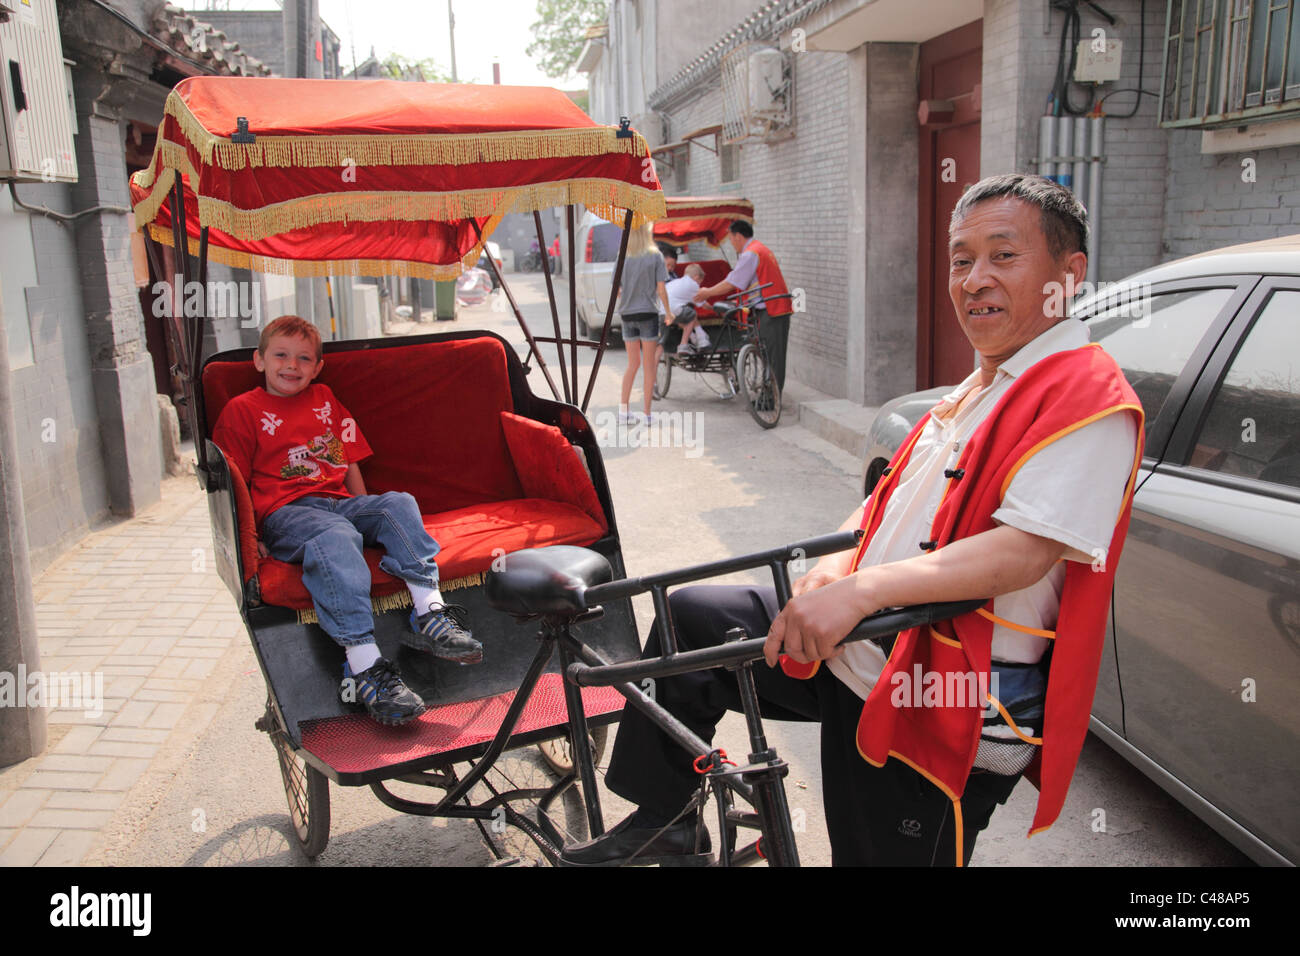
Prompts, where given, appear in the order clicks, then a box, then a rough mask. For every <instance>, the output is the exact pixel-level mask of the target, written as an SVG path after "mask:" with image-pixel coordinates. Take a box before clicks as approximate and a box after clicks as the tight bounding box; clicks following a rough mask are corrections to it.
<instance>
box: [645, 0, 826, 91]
mask: <svg viewBox="0 0 1300 956" xmlns="http://www.w3.org/2000/svg"><path fill="white" fill-rule="evenodd" d="M832 2H833V0H768V2H767V3H765V4H763V6H761V7H759V8H758V9H757V10H755V11H754V12H753V13H751V14H750V15H749V16H748V17H746V18H745V19H744V20H742V21H740V23H738V24H736V26H735V27H734V28H733V29H732V30H731V31H730V32H728V33H726V34H724V35H723V36H721V37H719V38H718V40H717V41H716V42H715V43H714V44H713V45H712V46H710V47H709V48H708V49H707V50H705V51H704V52H703V53H701V54H700V55H699V56H697V57H696V58H695V59H694V60H692V61H691V62H690V63H687V64H686V65H685V66H684V67H682V68H681V69H680V70H678V71H677V72H676V73H675V74H673V76H672V77H671V78H670V79H669V80H668V81H667V82H665V83H663V84H661V85H660V86H659V87H658V88H657V89H656V90H655V91H654V92H652V93H651V94H650V95H649V96H648V97H646V104H647V105H648V106H649V107H650V108H651V109H653V110H669V109H671V108H673V107H674V106H676V105H677V104H678V103H680V102H682V101H684V100H686V99H689V98H690V97H691V96H692V95H695V94H698V93H700V92H701V89H702V87H701V84H703V83H704V82H705V81H707V80H709V79H711V78H712V77H714V76H715V75H716V74H717V73H718V71H719V69H720V68H721V65H722V58H723V57H724V56H726V55H727V54H728V53H729V52H731V51H732V50H734V49H735V48H736V47H738V46H740V44H742V43H748V42H750V41H752V40H773V39H777V38H779V37H780V36H781V34H782V33H784V32H785V31H786V30H789V29H791V28H792V27H795V26H798V25H799V24H800V23H802V22H803V21H804V20H806V19H808V17H810V16H812V15H813V14H814V13H816V12H817V11H818V10H820V9H821V8H822V7H824V6H826V5H828V4H830V3H832Z"/></svg>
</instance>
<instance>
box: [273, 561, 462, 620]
mask: <svg viewBox="0 0 1300 956" xmlns="http://www.w3.org/2000/svg"><path fill="white" fill-rule="evenodd" d="M483 577H484V576H483V574H481V573H480V574H467V575H465V577H463V578H452V580H450V581H441V582H439V584H438V590H439V591H457V590H459V589H461V588H472V587H474V586H475V585H478V584H482V583H483ZM370 606H371V608H373V609H374V612H375V613H376V614H383V613H385V612H386V611H398V610H401V609H402V608H407V607H410V606H411V592H410V591H398V592H397V593H396V594H381V595H380V596H379V597H373V598H371V599H370ZM298 623H299V624H317V623H319V618H317V617H316V609H315V608H310V607H309V608H300V609H299V610H298Z"/></svg>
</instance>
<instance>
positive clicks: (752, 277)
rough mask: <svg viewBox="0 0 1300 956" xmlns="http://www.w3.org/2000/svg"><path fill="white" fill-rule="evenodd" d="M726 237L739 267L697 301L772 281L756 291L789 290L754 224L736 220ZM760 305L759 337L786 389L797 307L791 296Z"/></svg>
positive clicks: (699, 294) (772, 293) (765, 293)
mask: <svg viewBox="0 0 1300 956" xmlns="http://www.w3.org/2000/svg"><path fill="white" fill-rule="evenodd" d="M727 239H728V241H730V243H731V247H732V248H733V249H735V250H736V253H737V258H736V266H735V268H734V269H732V270H731V271H730V272H729V273H727V277H726V278H725V279H723V280H722V281H721V282H719V283H718V284H717V285H712V286H709V287H708V288H707V289H701V290H700V291H699V292H697V293H695V301H696V302H704V301H706V300H708V299H711V298H713V297H714V296H719V295H731V294H732V293H733V292H740V291H741V290H743V289H748V288H750V287H751V286H754V285H767V283H769V282H770V283H771V285H768V287H767V288H766V289H763V290H761V291H760V292H757V293H756V295H759V296H763V297H771V296H777V295H779V294H781V293H785V292H789V291H790V290H789V289H787V288H786V285H785V278H784V277H783V276H782V275H781V267H780V266H778V265H777V264H776V256H774V255H772V250H770V249H768V248H767V246H765V245H763V243H761V242H759V241H758V240H757V239H755V238H754V227H753V226H751V225H750V224H749V223H747V222H746V221H745V220H743V219H737V220H736V221H735V222H733V223H732V224H731V231H730V232H728V233H727ZM746 298H748V297H746ZM757 308H758V309H759V310H760V311H761V312H762V313H763V314H762V316H761V318H759V321H758V337H759V338H760V339H762V340H763V345H764V346H765V347H766V348H767V354H768V357H769V358H770V359H771V360H772V371H773V372H775V373H776V384H777V387H778V388H780V389H782V390H784V389H785V350H786V343H787V342H788V341H789V339H790V314H791V313H792V312H793V311H794V309H793V307H792V306H791V304H790V297H789V296H788V295H782V296H781V297H780V298H774V299H772V301H771V302H768V303H766V304H760V305H759V306H758V307H757Z"/></svg>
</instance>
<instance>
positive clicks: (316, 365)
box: [253, 335, 325, 398]
mask: <svg viewBox="0 0 1300 956" xmlns="http://www.w3.org/2000/svg"><path fill="white" fill-rule="evenodd" d="M324 364H325V360H324V359H323V358H321V357H320V356H318V355H317V354H316V346H315V345H313V344H312V343H311V341H309V340H308V339H307V338H306V336H301V335H273V336H271V341H270V342H268V343H267V346H266V354H263V353H261V352H254V353H253V365H254V366H255V367H256V368H257V370H258V371H259V372H265V373H266V390H267V391H268V392H270V393H271V394H272V395H279V396H280V397H281V398H288V397H289V396H291V395H297V394H298V393H299V392H301V391H302V390H303V389H304V388H306V387H307V386H308V385H310V384H311V383H312V380H313V379H315V378H316V376H317V375H319V374H320V370H321V367H322V366H323V365H324Z"/></svg>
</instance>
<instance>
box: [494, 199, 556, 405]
mask: <svg viewBox="0 0 1300 956" xmlns="http://www.w3.org/2000/svg"><path fill="white" fill-rule="evenodd" d="M569 208H570V209H572V208H573V207H572V206H570V207H569ZM533 225H534V226H536V227H537V243H538V246H539V247H540V248H545V247H546V235H545V233H543V232H542V214H541V211H540V210H537V209H534V210H533ZM488 258H489V259H491V258H492V254H491V253H490V252H489V253H488ZM545 272H546V298H547V299H549V300H550V305H551V325H552V326H553V327H554V328H555V340H556V341H557V342H558V341H560V310H559V309H558V308H557V307H556V305H555V287H554V286H553V285H552V284H551V270H550V269H546V270H545ZM555 354H556V355H557V356H558V357H559V361H560V382H561V384H563V385H564V400H565V402H567V403H568V404H570V405H572V404H573V396H574V395H575V394H577V391H578V369H577V362H578V356H577V353H576V351H575V352H574V356H573V362H574V369H573V390H572V391H570V389H569V373H568V371H567V370H566V369H565V367H564V346H563V345H557V346H556V347H555Z"/></svg>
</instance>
